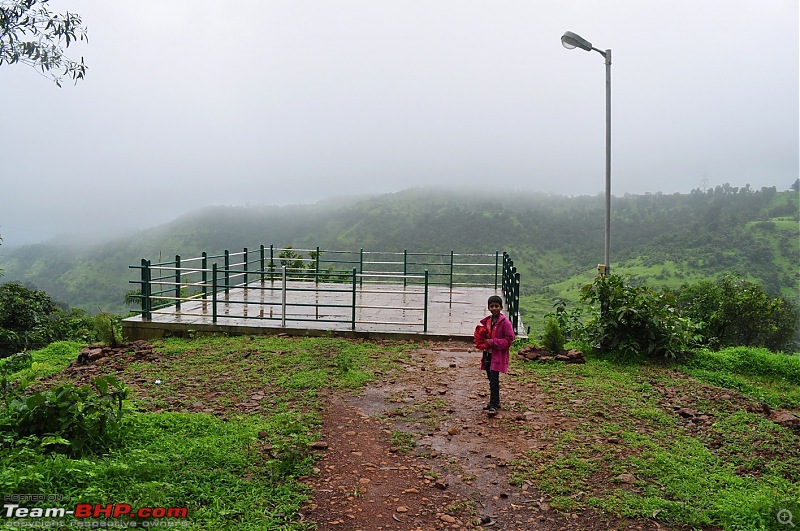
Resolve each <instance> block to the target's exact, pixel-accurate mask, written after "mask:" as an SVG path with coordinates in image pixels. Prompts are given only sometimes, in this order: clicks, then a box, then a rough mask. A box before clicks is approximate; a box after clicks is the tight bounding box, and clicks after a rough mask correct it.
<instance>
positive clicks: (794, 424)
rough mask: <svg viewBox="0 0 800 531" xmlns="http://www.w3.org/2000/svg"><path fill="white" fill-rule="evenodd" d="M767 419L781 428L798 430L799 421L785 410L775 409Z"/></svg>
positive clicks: (799, 426)
mask: <svg viewBox="0 0 800 531" xmlns="http://www.w3.org/2000/svg"><path fill="white" fill-rule="evenodd" d="M769 419H770V420H771V421H772V422H774V423H776V424H780V425H781V426H786V427H791V428H800V419H798V418H797V417H796V416H794V415H793V414H791V413H789V412H788V411H786V410H785V409H776V410H775V411H773V412H772V414H771V415H770V416H769Z"/></svg>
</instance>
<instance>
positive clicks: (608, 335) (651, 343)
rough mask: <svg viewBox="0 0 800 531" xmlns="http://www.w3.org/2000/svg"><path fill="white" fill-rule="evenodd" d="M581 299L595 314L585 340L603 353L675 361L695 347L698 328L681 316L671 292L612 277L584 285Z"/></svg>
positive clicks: (589, 323)
mask: <svg viewBox="0 0 800 531" xmlns="http://www.w3.org/2000/svg"><path fill="white" fill-rule="evenodd" d="M581 300H582V301H584V302H589V303H590V304H591V305H592V309H593V310H594V312H595V314H594V316H593V317H592V318H591V319H590V320H589V322H587V323H586V327H585V339H586V340H587V341H588V342H589V343H590V344H591V345H594V346H595V348H597V349H598V350H599V351H600V352H601V353H612V352H613V353H618V354H622V355H624V356H629V357H642V356H665V357H673V358H674V357H676V356H677V355H678V354H679V353H681V352H684V351H685V350H687V349H688V348H690V347H691V346H693V345H694V344H695V341H696V327H695V326H694V325H693V324H692V322H691V321H690V320H689V319H686V318H683V317H681V316H680V315H679V314H678V311H677V308H676V307H675V304H674V297H673V296H672V295H671V294H669V293H665V292H661V293H659V292H656V291H654V290H652V289H651V288H648V287H646V286H638V287H637V286H631V285H629V284H628V283H626V282H625V280H624V279H623V277H621V276H619V275H613V274H609V275H603V276H599V277H597V278H596V279H595V281H594V282H593V283H592V284H588V285H586V286H584V287H583V288H582V289H581Z"/></svg>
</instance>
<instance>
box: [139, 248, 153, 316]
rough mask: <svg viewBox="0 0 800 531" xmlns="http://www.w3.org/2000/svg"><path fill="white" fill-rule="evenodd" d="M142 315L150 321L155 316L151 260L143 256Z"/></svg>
mask: <svg viewBox="0 0 800 531" xmlns="http://www.w3.org/2000/svg"><path fill="white" fill-rule="evenodd" d="M141 291H142V317H144V318H145V319H147V320H148V321H149V320H150V319H152V318H153V314H152V313H151V312H152V309H153V306H152V304H153V303H152V301H151V300H150V294H151V293H152V288H151V286H150V260H145V259H144V258H142V290H141Z"/></svg>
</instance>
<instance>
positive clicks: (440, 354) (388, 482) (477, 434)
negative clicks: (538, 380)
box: [302, 343, 668, 531]
mask: <svg viewBox="0 0 800 531" xmlns="http://www.w3.org/2000/svg"><path fill="white" fill-rule="evenodd" d="M479 363H480V361H479V353H478V352H476V351H475V350H474V349H472V348H471V346H470V345H469V344H467V343H443V344H433V345H431V346H430V348H427V349H420V350H418V351H416V352H415V354H414V358H413V360H412V361H411V362H409V363H408V364H406V365H405V366H404V367H403V369H402V370H400V371H396V372H393V373H392V374H391V375H390V376H384V375H378V376H379V377H378V379H377V380H376V381H374V382H373V383H372V385H371V386H370V387H368V388H366V389H364V390H362V391H361V392H359V393H357V394H348V393H339V392H336V393H329V394H328V395H327V396H326V397H325V400H326V406H325V411H324V416H323V429H322V432H323V433H322V437H321V440H320V443H319V444H318V445H317V446H318V451H319V452H321V454H322V455H321V458H320V460H319V462H318V463H317V468H316V470H315V472H316V473H315V474H314V475H313V476H312V477H311V478H310V479H309V481H308V483H309V485H310V486H311V487H312V488H313V489H314V492H315V494H314V497H313V500H312V502H311V504H310V505H309V506H308V507H307V509H306V510H305V511H304V513H303V515H302V516H303V518H304V519H306V520H312V521H314V522H316V523H317V525H318V529H320V530H332V529H347V530H364V531H371V530H389V529H392V530H429V529H482V528H488V529H503V530H556V529H566V530H596V529H668V528H667V527H665V526H664V525H663V524H659V523H657V522H655V521H653V520H646V519H642V520H620V519H617V518H614V517H610V516H608V515H600V514H597V513H595V512H593V511H584V512H581V513H572V514H564V513H561V512H558V511H554V510H553V509H551V508H550V506H549V505H548V503H547V499H546V497H544V496H542V495H541V494H540V493H539V492H537V491H536V489H535V488H534V487H533V486H532V485H530V484H528V483H526V482H520V481H515V480H514V477H513V471H512V468H513V467H511V466H509V465H510V464H512V463H513V461H514V460H515V459H516V458H518V457H521V455H522V454H523V453H524V452H526V451H528V450H535V449H538V448H544V447H546V445H547V444H549V443H548V442H547V440H545V438H544V437H540V434H544V433H547V432H551V433H552V431H553V430H569V429H570V426H571V424H574V422H575V420H574V419H568V418H566V417H562V416H559V415H558V414H554V413H553V412H552V411H547V409H548V408H546V407H544V406H546V405H547V404H552V403H553V402H554V400H555V399H554V398H553V397H552V396H550V395H549V394H547V393H544V392H542V391H541V390H540V389H539V388H538V386H537V385H536V384H535V383H528V384H520V383H517V382H516V381H515V378H514V372H513V369H512V372H511V373H510V374H508V375H501V402H502V404H503V408H502V409H501V410H500V411H499V412H498V414H497V415H496V416H494V417H489V416H488V415H487V413H486V412H485V411H483V407H484V406H485V405H486V403H487V401H488V382H487V380H486V377H485V373H483V372H481V371H480V370H479V368H478V367H479Z"/></svg>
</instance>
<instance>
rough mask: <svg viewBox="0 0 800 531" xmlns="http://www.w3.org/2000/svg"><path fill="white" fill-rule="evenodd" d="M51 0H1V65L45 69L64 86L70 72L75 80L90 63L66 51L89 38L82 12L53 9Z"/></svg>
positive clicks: (82, 74)
mask: <svg viewBox="0 0 800 531" xmlns="http://www.w3.org/2000/svg"><path fill="white" fill-rule="evenodd" d="M48 2H49V0H0V66H2V65H3V64H4V63H6V64H15V63H21V64H25V65H28V66H31V67H34V68H38V69H40V70H41V74H42V75H43V76H45V77H50V78H51V79H53V81H54V82H55V83H56V85H58V86H59V87H60V86H61V80H62V79H63V78H64V77H65V76H66V77H70V78H72V79H73V80H74V81H75V83H77V82H78V80H80V79H83V78H84V77H85V75H86V69H87V66H86V65H85V64H84V62H83V57H81V60H80V62H77V61H74V60H72V59H70V58H69V57H67V56H66V55H64V50H65V49H66V48H68V47H69V46H70V44H73V43H74V42H76V41H87V42H88V40H89V38H88V36H87V32H86V28H85V27H84V25H83V21H82V20H81V17H80V15H78V14H76V13H70V12H66V13H64V14H58V13H53V12H51V11H50V10H49V9H48V8H47V3H48Z"/></svg>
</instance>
